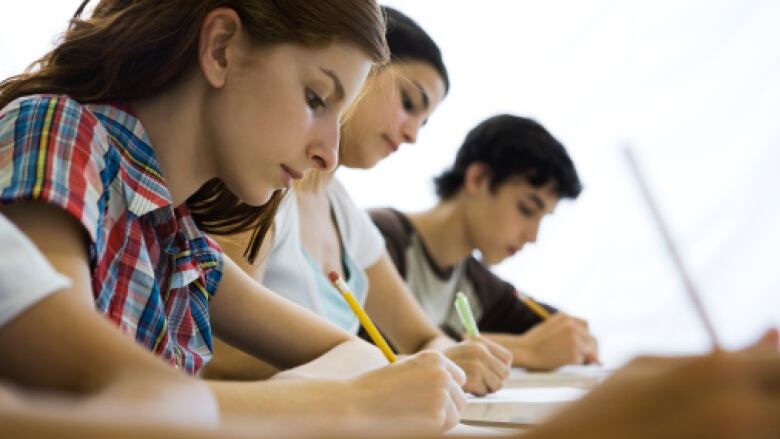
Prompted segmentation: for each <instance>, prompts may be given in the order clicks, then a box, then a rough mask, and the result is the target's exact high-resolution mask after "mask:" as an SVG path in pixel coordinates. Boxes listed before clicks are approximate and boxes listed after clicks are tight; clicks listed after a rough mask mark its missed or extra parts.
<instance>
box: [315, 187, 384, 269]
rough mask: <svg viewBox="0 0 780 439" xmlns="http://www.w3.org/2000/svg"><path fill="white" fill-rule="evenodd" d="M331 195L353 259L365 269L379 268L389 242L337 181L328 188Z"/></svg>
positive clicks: (342, 236) (330, 197)
mask: <svg viewBox="0 0 780 439" xmlns="http://www.w3.org/2000/svg"><path fill="white" fill-rule="evenodd" d="M327 193H328V198H329V199H330V202H331V206H332V207H333V213H334V215H335V217H336V222H337V223H338V225H339V232H340V233H341V239H342V241H343V242H344V247H346V250H347V251H348V252H349V254H350V256H351V257H352V259H353V260H354V261H355V262H356V263H357V264H358V265H359V266H360V267H362V268H364V269H366V268H368V267H371V266H372V265H374V264H376V263H377V261H379V258H380V257H382V255H383V254H384V252H385V240H384V238H383V237H382V233H381V232H380V231H379V229H377V227H376V226H375V225H374V223H373V221H371V217H370V216H369V215H368V212H366V211H365V210H363V209H361V208H359V207H358V206H357V205H356V204H355V202H354V201H352V198H350V196H349V194H348V193H347V191H346V189H344V186H343V185H342V184H341V183H340V182H339V181H338V180H336V179H335V178H334V179H333V180H332V181H331V182H330V183H329V184H328V188H327Z"/></svg>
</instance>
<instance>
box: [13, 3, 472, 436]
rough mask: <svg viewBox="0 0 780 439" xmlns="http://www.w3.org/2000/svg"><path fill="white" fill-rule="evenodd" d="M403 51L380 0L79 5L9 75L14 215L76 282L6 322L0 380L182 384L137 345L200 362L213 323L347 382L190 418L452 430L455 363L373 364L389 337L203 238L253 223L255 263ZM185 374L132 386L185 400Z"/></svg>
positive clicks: (86, 390)
mask: <svg viewBox="0 0 780 439" xmlns="http://www.w3.org/2000/svg"><path fill="white" fill-rule="evenodd" d="M84 3H86V2H84ZM82 8H83V4H82ZM77 15H78V14H77ZM386 57H387V48H386V43H385V40H384V22H383V18H382V15H381V13H380V10H379V8H378V6H377V5H376V3H375V2H374V1H373V0H321V1H317V2H309V1H305V0H284V1H274V0H203V1H198V2H192V1H188V0H135V1H127V0H102V1H100V2H99V3H98V4H97V6H96V7H95V10H94V12H93V14H92V15H91V17H90V18H89V19H81V18H79V17H78V16H77V17H75V18H74V19H73V21H72V22H71V26H70V28H69V29H68V30H67V32H66V33H65V34H64V37H63V38H62V41H61V42H60V43H59V44H58V45H57V46H56V47H55V48H54V49H53V50H52V51H51V52H50V53H48V54H47V55H45V56H44V57H43V58H41V59H40V60H39V61H38V62H37V63H36V64H35V66H34V68H33V69H31V70H30V71H28V72H26V73H24V74H21V75H19V76H16V77H12V78H10V79H7V80H6V81H4V82H3V83H2V84H0V108H2V110H0V213H2V214H4V215H5V216H7V217H8V218H9V219H10V220H11V221H12V222H13V223H15V224H16V226H18V227H19V228H20V229H21V230H22V232H24V234H26V235H27V236H28V237H29V238H30V239H31V240H32V241H33V242H34V243H35V245H36V246H37V247H38V248H39V249H41V250H42V252H43V254H44V255H45V256H46V258H47V259H48V261H49V262H50V263H51V264H52V265H53V266H54V267H55V268H56V269H57V271H59V272H60V273H62V274H64V275H66V276H67V277H68V278H70V280H71V281H72V285H71V286H70V287H69V288H66V289H64V290H63V291H61V292H59V293H57V294H53V295H52V296H50V297H48V298H45V299H42V300H41V301H40V302H39V303H37V304H35V305H34V306H31V307H30V308H29V310H27V311H26V312H24V313H22V314H20V315H19V316H18V317H16V318H15V319H14V321H13V322H11V324H10V325H8V326H7V327H4V328H0V357H2V358H3V359H4V361H3V362H2V364H0V375H2V376H3V377H6V378H7V379H10V380H11V381H13V382H15V383H18V384H20V385H23V386H34V387H42V388H46V389H53V390H63V391H70V392H73V393H77V394H94V393H95V392H100V391H103V390H105V389H107V388H110V387H112V386H113V385H115V384H116V382H117V380H118V379H119V378H121V377H126V376H128V375H135V376H144V377H148V376H154V377H156V378H160V377H161V376H168V375H171V372H170V368H164V367H163V366H161V365H160V363H159V362H157V361H154V359H153V357H152V356H150V355H148V354H146V353H144V352H143V351H142V350H140V349H138V347H137V345H140V346H142V347H144V348H146V349H147V350H148V351H152V352H154V353H155V354H157V356H158V357H160V358H162V359H163V360H165V361H166V362H168V363H169V364H171V365H173V366H175V367H176V368H179V369H182V370H183V371H184V372H187V373H188V374H191V375H194V374H197V373H198V372H199V370H200V369H201V368H202V366H203V365H204V364H206V363H207V362H208V361H209V359H210V357H211V355H212V350H213V349H212V332H213V333H214V334H218V335H219V336H220V337H221V338H222V339H224V340H226V341H228V342H229V343H231V344H233V345H235V346H237V347H240V348H241V349H243V350H245V351H247V352H250V353H251V354H252V355H255V356H257V357H259V358H262V359H264V360H266V361H268V362H270V363H271V364H273V365H274V366H276V367H278V368H280V369H290V368H296V367H297V368H298V369H297V370H296V372H295V374H297V375H306V374H307V371H308V370H310V369H317V370H318V371H321V370H330V371H332V374H333V375H337V376H339V377H342V378H346V379H343V380H338V381H336V380H316V381H315V380H278V381H274V382H258V383H250V384H245V383H241V384H238V383H226V382H209V383H208V385H209V388H210V391H211V392H207V391H203V389H199V390H198V392H190V394H189V395H188V397H187V398H181V399H180V401H179V402H180V403H181V404H182V405H181V407H182V408H183V410H180V411H181V412H184V413H186V412H187V409H188V408H189V407H193V406H196V405H198V404H199V403H201V405H200V407H206V406H207V405H208V399H209V397H210V395H213V396H214V397H215V399H216V401H217V403H218V405H219V407H220V408H221V409H222V410H223V411H230V412H233V413H244V414H252V415H258V414H264V415H274V414H292V413H301V412H304V413H309V414H313V415H317V414H320V415H340V416H344V417H346V418H347V419H349V418H351V417H355V418H358V419H381V418H384V417H387V416H389V417H391V418H393V419H394V420H395V421H397V420H399V419H402V420H407V421H409V424H410V425H419V426H421V427H427V428H431V429H441V428H446V427H449V426H451V425H453V424H454V423H455V422H456V421H457V417H458V413H459V411H460V410H461V409H462V407H463V405H464V403H465V402H464V396H463V394H462V391H461V390H460V388H459V387H460V385H462V384H463V380H464V376H463V373H462V371H461V370H460V369H459V368H457V366H455V365H454V364H452V363H451V362H450V361H449V360H447V359H446V358H444V357H443V356H441V355H440V354H437V353H431V352H428V353H423V354H421V355H417V356H415V357H412V358H410V359H409V360H407V361H404V362H401V363H399V364H397V365H393V366H389V367H386V368H383V369H379V370H375V371H370V370H372V369H375V368H377V367H378V366H380V365H382V364H383V361H384V360H383V359H382V357H381V355H380V354H379V352H378V351H377V350H376V349H374V348H373V347H371V346H370V345H368V344H366V343H364V342H362V341H360V340H359V339H357V338H356V337H354V336H352V335H350V334H348V333H346V332H344V331H341V330H339V329H337V328H335V327H333V326H331V325H329V324H327V323H326V322H325V321H324V320H322V319H321V318H319V317H317V316H316V315H314V314H311V313H308V312H306V311H304V310H302V309H300V308H298V307H296V306H295V305H292V304H290V303H289V302H287V301H286V300H284V299H281V298H279V297H277V296H276V295H274V294H272V293H270V292H269V291H268V290H267V289H265V288H264V287H262V286H260V285H259V284H257V283H256V282H254V281H253V280H252V279H251V278H250V277H249V276H247V275H246V274H244V273H243V272H242V271H241V270H240V269H239V268H238V267H237V266H236V264H235V263H234V262H233V261H231V260H230V259H229V258H227V257H225V256H224V255H223V253H222V252H221V250H220V249H219V247H218V246H217V245H216V244H215V242H214V241H212V240H211V239H210V238H209V237H208V236H207V235H206V233H212V234H231V233H238V232H251V233H252V239H251V241H250V242H249V244H248V246H247V248H246V251H245V254H244V256H245V257H247V258H248V259H250V260H252V259H253V258H254V257H255V255H256V252H257V248H258V246H259V244H260V242H261V241H262V238H263V236H264V234H265V232H266V231H267V230H268V228H269V225H270V222H271V220H272V218H273V215H274V210H275V206H276V205H277V203H278V200H279V199H280V196H281V195H280V190H284V189H285V188H288V187H290V185H291V184H292V182H293V180H295V179H297V178H300V177H301V176H302V174H303V172H304V171H306V170H307V169H319V170H324V171H327V170H331V169H333V168H334V167H335V165H336V162H337V159H338V136H339V122H340V118H341V116H342V114H343V112H344V110H345V109H346V108H347V107H348V106H349V104H350V103H351V102H352V101H353V100H354V99H355V97H356V95H357V94H358V92H359V89H360V87H361V85H362V84H363V82H364V80H365V78H366V76H367V75H368V72H369V70H370V68H371V66H372V64H373V63H375V62H382V61H384V60H385V59H386ZM0 306H2V304H0ZM90 306H92V307H95V308H96V309H97V311H99V313H100V314H102V316H103V317H104V319H101V318H96V316H97V314H95V313H88V312H85V310H88V308H89V307H90ZM105 320H108V321H109V322H111V323H113V325H114V326H115V327H116V328H118V329H119V330H120V331H116V330H115V329H112V328H110V327H108V325H106V322H105ZM120 332H121V333H124V334H125V335H127V336H130V337H132V338H133V339H135V341H136V342H137V345H135V346H134V345H133V344H132V343H131V342H129V340H128V339H127V338H126V337H125V338H123V337H121V336H120ZM71 334H74V335H75V336H71ZM17 340H25V346H23V348H21V349H20V348H19V347H18V346H15V342H16V341H17ZM52 366H54V367H52ZM162 369H165V370H164V371H163V370H162ZM295 374H293V373H290V374H288V375H293V376H294V375H295ZM177 379H179V378H177ZM172 381H173V378H171V379H170V380H168V379H167V378H166V379H157V381H155V382H154V383H155V384H154V385H149V386H147V387H146V388H144V390H143V391H139V390H138V388H135V389H133V390H132V391H131V392H130V393H132V395H133V397H135V398H142V399H143V398H147V399H154V398H159V397H161V395H168V396H170V394H171V393H172V392H173V391H172V390H171V387H170V386H168V383H170V382H172ZM180 384H181V386H180V387H182V386H183V387H186V386H187V384H191V386H190V388H196V387H198V385H197V384H196V383H192V381H191V380H190V381H187V382H186V383H180ZM124 390H125V391H127V390H128V389H124ZM120 393H122V392H120ZM173 393H175V392H173ZM196 394H197V395H196ZM204 410H207V409H204Z"/></svg>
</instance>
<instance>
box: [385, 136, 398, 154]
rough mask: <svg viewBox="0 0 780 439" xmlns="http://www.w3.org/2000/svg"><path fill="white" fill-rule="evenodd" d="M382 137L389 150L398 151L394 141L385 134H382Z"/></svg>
mask: <svg viewBox="0 0 780 439" xmlns="http://www.w3.org/2000/svg"><path fill="white" fill-rule="evenodd" d="M382 139H384V141H385V143H387V147H388V148H390V152H396V151H398V146H399V145H398V144H397V143H394V142H393V141H392V140H390V138H389V137H387V136H382Z"/></svg>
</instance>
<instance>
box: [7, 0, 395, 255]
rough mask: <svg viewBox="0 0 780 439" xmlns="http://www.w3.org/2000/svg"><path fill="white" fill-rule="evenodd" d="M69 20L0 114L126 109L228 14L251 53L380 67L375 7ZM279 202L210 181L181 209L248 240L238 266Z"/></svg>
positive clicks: (325, 2) (270, 6)
mask: <svg viewBox="0 0 780 439" xmlns="http://www.w3.org/2000/svg"><path fill="white" fill-rule="evenodd" d="M88 1H89V0H85V1H84V2H83V3H82V4H81V5H80V7H79V10H78V11H77V13H76V16H74V18H73V20H71V23H70V27H69V29H68V30H67V31H66V32H65V34H64V35H63V37H62V40H61V42H60V43H59V44H58V45H57V47H55V48H54V49H53V50H52V51H51V52H49V53H47V54H46V55H44V56H43V57H42V58H41V59H39V60H37V61H36V62H35V63H33V64H32V65H31V66H30V68H28V69H27V71H25V72H24V73H22V74H20V75H17V76H13V77H11V78H8V79H6V80H5V81H3V82H2V83H0V108H3V107H5V106H6V105H8V103H10V102H11V101H12V100H14V99H16V98H19V97H21V96H26V95H31V94H36V93H51V94H65V95H68V96H69V97H71V98H72V99H74V100H76V101H79V102H82V103H90V102H127V101H130V100H136V99H142V98H145V97H149V96H153V95H156V94H158V93H160V92H162V91H164V90H166V89H167V88H169V87H171V86H172V85H174V84H175V83H176V82H177V81H179V80H180V79H182V78H183V77H184V76H185V75H187V74H188V73H189V72H190V71H191V70H192V69H193V68H195V67H196V65H197V54H198V40H199V34H200V28H201V25H202V23H203V21H204V19H205V18H206V16H207V15H208V13H209V12H211V11H212V10H214V9H215V8H218V7H228V8H231V9H233V10H235V11H236V13H237V14H238V15H239V17H241V21H242V24H243V27H244V29H245V30H246V32H247V34H248V35H249V37H250V38H251V39H252V40H253V41H254V42H255V43H256V44H258V45H269V44H278V43H291V42H292V43H299V44H303V45H306V46H325V45H326V44H328V43H329V42H331V41H334V40H342V41H349V42H351V43H353V44H356V45H357V46H358V47H359V48H360V49H362V50H363V51H365V52H366V53H367V54H368V55H369V56H370V57H371V58H372V59H373V60H375V61H377V62H384V61H386V60H387V58H388V49H387V43H386V41H385V22H384V18H383V16H382V12H381V10H380V9H379V5H377V3H376V2H375V0H314V1H312V0H197V1H193V0H101V1H100V2H99V3H98V4H97V6H96V7H95V10H94V12H93V14H92V16H91V17H90V18H88V19H81V18H80V13H81V11H82V10H83V9H84V6H85V5H86V4H87V3H88ZM282 196H283V194H282V193H280V192H277V193H275V194H274V195H273V197H272V198H271V201H270V202H269V203H267V204H265V205H263V206H250V205H247V204H245V203H243V202H242V201H241V200H239V199H238V198H237V197H236V196H235V195H233V194H232V193H231V192H230V191H229V190H228V189H227V187H225V185H224V184H223V183H222V182H221V181H220V180H217V179H214V180H211V181H209V182H207V183H206V184H205V185H204V186H203V187H202V188H200V190H198V191H197V192H196V193H195V194H193V195H192V196H191V197H190V198H189V199H188V200H187V203H188V206H189V207H190V210H191V212H192V216H193V218H194V220H195V222H196V223H197V224H198V226H199V227H200V228H201V229H202V230H203V231H205V232H207V233H213V234H221V235H225V234H234V233H240V232H247V231H249V230H253V233H252V239H251V240H250V242H249V244H248V246H247V249H246V251H245V253H244V256H245V257H247V259H248V260H249V261H250V262H253V261H254V259H255V257H256V256H257V252H258V250H259V248H260V244H261V243H262V240H263V237H264V236H265V234H266V232H267V231H268V229H269V228H270V226H271V225H272V223H273V217H274V215H275V212H276V208H277V206H278V205H279V202H280V201H281V198H282Z"/></svg>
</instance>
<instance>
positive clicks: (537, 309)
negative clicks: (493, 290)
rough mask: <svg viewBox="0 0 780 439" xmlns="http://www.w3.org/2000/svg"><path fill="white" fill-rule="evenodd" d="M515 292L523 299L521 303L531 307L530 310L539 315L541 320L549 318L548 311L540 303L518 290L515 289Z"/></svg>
mask: <svg viewBox="0 0 780 439" xmlns="http://www.w3.org/2000/svg"><path fill="white" fill-rule="evenodd" d="M515 294H516V295H517V297H518V298H519V299H520V300H522V301H523V303H525V304H526V306H528V307H529V308H531V311H533V312H534V314H536V315H537V316H539V317H540V318H541V319H542V320H547V319H549V318H550V311H547V310H546V309H545V308H544V307H543V306H542V305H539V304H538V303H536V301H535V300H534V299H531V298H530V297H528V296H526V295H525V294H522V293H520V291H515Z"/></svg>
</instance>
